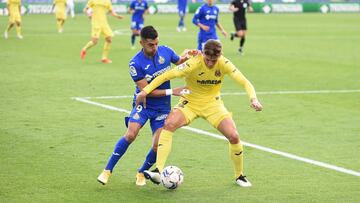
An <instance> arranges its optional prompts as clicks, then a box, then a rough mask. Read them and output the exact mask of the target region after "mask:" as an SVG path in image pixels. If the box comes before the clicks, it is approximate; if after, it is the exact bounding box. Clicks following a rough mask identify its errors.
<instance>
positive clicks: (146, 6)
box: [145, 1, 149, 10]
mask: <svg viewBox="0 0 360 203" xmlns="http://www.w3.org/2000/svg"><path fill="white" fill-rule="evenodd" d="M148 8H149V5H148V3H147V2H146V1H145V10H146V9H148Z"/></svg>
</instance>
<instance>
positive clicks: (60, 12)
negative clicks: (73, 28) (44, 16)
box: [52, 0, 66, 33]
mask: <svg viewBox="0 0 360 203" xmlns="http://www.w3.org/2000/svg"><path fill="white" fill-rule="evenodd" d="M52 8H53V9H54V8H55V18H56V24H57V29H58V32H59V33H62V32H63V30H64V23H65V20H66V0H54V3H53V7H52Z"/></svg>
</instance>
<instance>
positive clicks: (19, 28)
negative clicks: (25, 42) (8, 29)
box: [16, 25, 21, 36]
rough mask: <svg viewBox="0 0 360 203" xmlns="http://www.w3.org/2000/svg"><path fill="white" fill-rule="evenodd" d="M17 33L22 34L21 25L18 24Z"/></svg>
mask: <svg viewBox="0 0 360 203" xmlns="http://www.w3.org/2000/svg"><path fill="white" fill-rule="evenodd" d="M16 34H17V35H18V36H19V35H21V26H20V25H19V26H18V25H17V26H16Z"/></svg>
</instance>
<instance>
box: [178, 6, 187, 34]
mask: <svg viewBox="0 0 360 203" xmlns="http://www.w3.org/2000/svg"><path fill="white" fill-rule="evenodd" d="M179 17H180V20H179V23H178V27H177V31H178V32H181V29H183V28H184V27H185V24H184V17H185V12H184V11H183V10H181V9H180V10H179Z"/></svg>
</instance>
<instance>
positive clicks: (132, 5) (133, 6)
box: [130, 1, 135, 10]
mask: <svg viewBox="0 0 360 203" xmlns="http://www.w3.org/2000/svg"><path fill="white" fill-rule="evenodd" d="M130 9H132V10H135V1H132V2H131V3H130Z"/></svg>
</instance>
